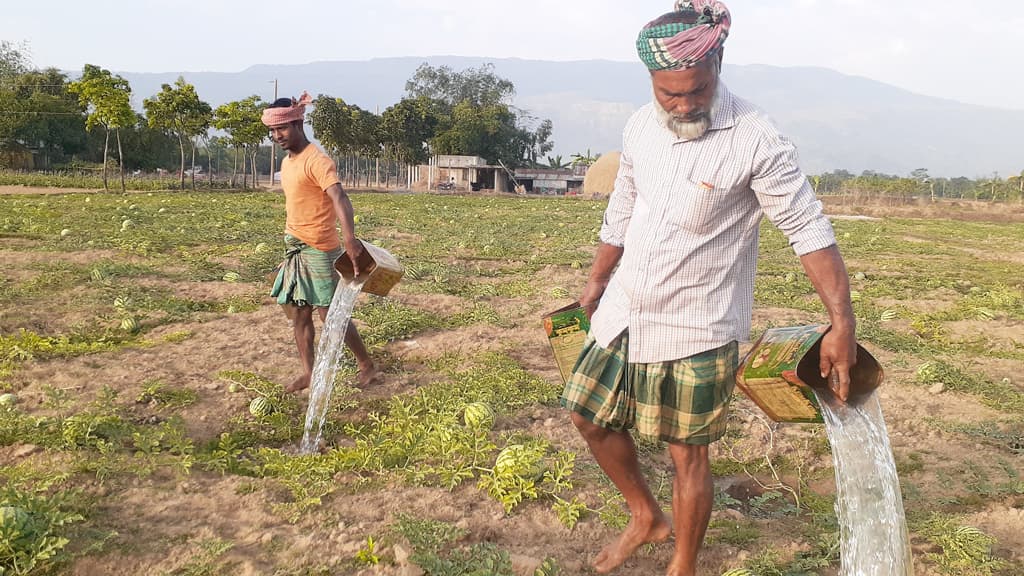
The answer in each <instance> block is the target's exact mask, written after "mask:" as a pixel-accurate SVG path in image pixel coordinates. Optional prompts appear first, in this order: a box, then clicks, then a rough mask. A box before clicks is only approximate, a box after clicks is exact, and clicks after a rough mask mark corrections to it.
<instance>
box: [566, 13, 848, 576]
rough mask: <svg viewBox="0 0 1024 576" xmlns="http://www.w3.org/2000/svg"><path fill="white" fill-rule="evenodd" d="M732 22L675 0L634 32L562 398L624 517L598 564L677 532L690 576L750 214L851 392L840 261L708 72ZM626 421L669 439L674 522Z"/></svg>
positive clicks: (752, 125)
mask: <svg viewBox="0 0 1024 576" xmlns="http://www.w3.org/2000/svg"><path fill="white" fill-rule="evenodd" d="M730 23H731V18H730V14H729V11H728V9H727V8H726V7H725V6H724V5H723V4H722V3H721V2H718V1H717V0H690V1H680V2H677V3H676V9H675V10H673V11H672V12H669V13H667V14H664V15H663V16H661V17H659V18H658V19H656V20H654V21H652V22H651V23H649V24H648V25H647V26H645V27H644V29H643V30H642V31H641V33H640V37H639V38H638V40H637V50H638V53H639V55H640V58H641V60H643V61H644V63H645V64H646V65H647V67H648V69H650V71H651V83H652V86H653V89H654V101H653V102H652V103H650V104H648V105H646V106H644V107H643V108H641V109H640V110H639V111H638V112H637V113H635V114H634V115H633V117H632V118H630V120H629V122H628V124H627V125H626V128H625V131H624V134H623V147H622V158H621V160H620V165H619V172H618V177H617V178H616V181H615V189H614V192H613V193H612V196H611V199H610V201H609V204H608V209H607V211H606V212H605V216H604V224H603V226H602V228H601V245H600V247H599V248H598V251H597V255H596V257H595V260H594V264H593V268H592V270H591V273H590V278H589V281H588V283H587V286H586V288H585V289H584V292H583V295H582V296H581V298H580V303H581V304H582V305H583V306H584V307H585V308H586V310H587V313H588V314H589V315H591V331H590V336H589V339H588V341H587V344H586V345H585V346H584V350H583V352H582V353H581V355H580V357H579V360H578V361H577V364H576V367H575V369H574V371H573V374H572V376H571V377H570V379H569V381H568V382H567V384H566V388H565V392H564V393H563V396H562V404H563V405H564V406H565V407H566V408H568V409H570V410H571V411H572V419H573V423H574V424H575V425H576V427H577V428H578V429H579V431H580V433H581V434H582V435H583V437H584V438H585V439H586V441H587V443H588V445H589V446H590V450H591V452H592V453H593V454H594V457H595V459H596V460H597V462H598V464H600V465H601V468H602V469H603V470H604V471H605V473H606V474H607V475H608V477H609V478H610V479H611V480H612V481H613V482H614V483H615V485H616V486H617V487H618V488H619V490H620V491H621V492H622V494H623V496H624V497H625V500H626V504H627V505H628V506H629V510H630V514H631V519H630V523H629V525H628V526H627V527H626V529H625V531H624V532H623V533H622V535H621V536H619V538H618V539H616V540H615V541H614V542H612V543H610V544H609V545H607V546H606V547H605V548H604V549H603V550H602V551H601V552H600V553H599V554H598V555H597V557H596V558H595V559H594V561H593V567H594V568H595V570H597V572H599V573H607V572H611V571H612V570H614V569H615V568H617V567H618V566H620V565H621V564H622V563H624V562H625V561H626V560H627V559H628V557H629V556H630V555H631V554H632V553H633V552H634V551H635V550H636V549H637V548H638V547H640V546H642V545H643V544H646V543H652V542H661V541H664V540H666V539H668V537H669V536H670V535H671V534H672V533H673V532H674V533H675V551H674V555H673V558H672V561H671V563H670V564H669V567H668V572H667V573H668V574H669V575H671V576H692V575H694V574H695V571H696V565H697V554H698V552H699V550H700V547H701V542H702V541H703V538H704V533H705V531H706V530H707V526H708V522H709V520H710V517H711V507H712V503H713V500H714V489H713V486H712V480H711V472H710V463H709V458H708V445H710V444H711V443H712V442H715V441H716V440H718V439H719V438H721V437H722V435H723V434H724V433H725V421H726V416H727V414H728V409H729V398H730V396H731V394H732V391H733V386H734V382H735V380H734V378H735V371H736V368H737V363H738V358H737V356H738V346H739V345H738V342H740V341H744V340H746V338H747V336H748V335H749V333H750V325H751V310H752V308H753V291H754V274H755V272H756V266H757V248H758V231H759V225H760V222H761V218H762V216H763V215H767V216H768V218H769V219H770V220H771V222H772V223H773V224H775V225H776V226H777V227H778V228H779V229H780V230H782V232H783V233H785V234H786V236H787V237H788V238H789V241H790V244H791V246H792V247H793V250H794V251H795V252H796V253H797V254H798V255H799V256H800V260H801V263H802V264H803V267H804V269H805V270H806V272H807V275H808V276H809V278H810V280H811V282H812V283H813V284H814V287H815V289H816V290H817V292H818V294H819V296H820V297H821V300H822V302H823V303H824V305H825V308H826V309H827V311H828V314H829V318H830V321H831V323H832V329H831V331H830V332H829V333H828V334H827V335H826V336H825V337H824V339H823V341H822V346H821V366H820V368H821V374H822V376H823V377H829V378H830V381H831V382H832V383H833V387H834V389H835V393H836V395H837V396H838V397H839V398H841V399H842V400H845V399H846V398H847V395H848V390H849V383H850V369H851V367H852V366H853V364H854V362H855V361H856V346H857V345H856V340H855V337H854V334H855V328H856V326H855V319H854V317H853V311H852V306H851V304H850V286H849V279H848V277H847V273H846V268H845V265H844V264H843V260H842V257H841V256H840V254H839V250H838V249H837V247H836V242H835V235H834V234H833V231H832V226H831V224H830V223H829V221H828V219H827V218H826V217H825V216H824V214H823V213H822V207H821V203H820V202H819V201H818V200H817V199H816V198H815V196H814V191H813V189H812V188H811V186H810V185H809V183H808V182H807V178H806V177H805V176H804V174H803V173H802V172H801V171H800V169H799V167H798V166H797V157H796V150H795V148H794V147H793V145H792V144H791V143H790V142H789V140H787V139H786V138H784V137H783V136H781V135H780V134H779V133H778V131H777V130H776V129H775V127H774V126H773V125H772V124H771V122H769V121H768V120H767V119H766V118H765V117H764V115H763V114H762V113H761V112H759V111H758V110H757V109H756V108H755V107H753V106H752V105H751V104H749V103H748V102H746V101H745V100H743V99H741V98H739V97H738V96H735V95H733V94H732V93H731V92H729V90H728V88H727V87H726V86H725V85H724V84H723V83H722V82H721V81H720V80H719V72H720V70H721V64H722V47H723V44H724V42H725V38H726V37H727V35H728V31H729V26H730ZM630 429H635V430H636V432H637V433H638V434H641V435H643V436H645V437H648V438H653V439H660V440H662V441H664V442H667V443H668V446H669V452H670V454H671V456H672V460H673V462H674V463H675V469H676V475H675V481H674V486H673V504H672V510H673V518H672V519H671V520H670V519H669V518H667V517H666V516H665V515H664V514H663V513H662V511H661V508H660V507H659V505H658V503H657V502H656V501H655V498H654V496H653V495H652V494H651V491H650V489H649V488H648V486H647V483H646V482H645V480H644V478H643V476H642V475H641V473H640V468H639V464H638V461H637V454H636V447H635V445H634V443H633V438H632V436H631V434H630Z"/></svg>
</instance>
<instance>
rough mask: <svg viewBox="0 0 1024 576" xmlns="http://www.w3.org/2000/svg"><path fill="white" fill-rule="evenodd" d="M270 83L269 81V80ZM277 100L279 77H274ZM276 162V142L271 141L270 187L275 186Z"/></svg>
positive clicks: (275, 97)
mask: <svg viewBox="0 0 1024 576" xmlns="http://www.w3.org/2000/svg"><path fill="white" fill-rule="evenodd" d="M268 84H269V82H268ZM276 100H277V78H274V101H276ZM275 164H277V149H276V148H274V143H273V142H271V143H270V187H271V188H273V187H274V170H275Z"/></svg>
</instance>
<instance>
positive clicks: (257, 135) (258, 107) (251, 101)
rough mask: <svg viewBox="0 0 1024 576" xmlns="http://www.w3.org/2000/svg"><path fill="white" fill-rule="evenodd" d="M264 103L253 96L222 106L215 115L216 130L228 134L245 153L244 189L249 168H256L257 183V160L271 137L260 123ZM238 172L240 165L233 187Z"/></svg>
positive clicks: (236, 170)
mask: <svg viewBox="0 0 1024 576" xmlns="http://www.w3.org/2000/svg"><path fill="white" fill-rule="evenodd" d="M263 108H264V104H263V102H262V101H261V100H260V97H259V96H255V95H254V96H249V97H248V98H246V99H244V100H236V101H234V102H228V103H227V104H224V105H222V106H219V107H218V108H217V110H216V111H215V112H214V123H213V125H214V127H216V128H217V129H219V130H224V131H225V132H227V133H228V141H229V142H230V143H231V146H233V147H234V148H235V149H236V150H241V151H242V157H243V158H245V159H246V161H245V162H244V164H243V172H242V186H243V187H244V186H245V185H246V180H245V178H246V172H247V170H246V169H245V166H247V165H248V166H251V167H252V173H253V180H254V182H255V175H256V164H255V161H256V160H255V157H256V155H257V154H258V153H259V147H260V144H262V143H263V141H264V140H266V138H267V127H266V126H264V125H263V122H262V121H261V120H260V118H261V115H262V113H263ZM237 173H238V167H237V163H236V165H235V167H234V169H233V170H232V174H231V185H232V186H234V185H235V175H236V174H237Z"/></svg>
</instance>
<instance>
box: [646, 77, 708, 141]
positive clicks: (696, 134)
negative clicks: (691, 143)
mask: <svg viewBox="0 0 1024 576" xmlns="http://www.w3.org/2000/svg"><path fill="white" fill-rule="evenodd" d="M654 108H655V110H657V111H658V119H659V120H660V121H661V123H662V125H664V126H665V128H668V129H669V130H670V131H671V132H672V133H673V134H675V135H676V137H677V138H680V139H682V140H696V139H698V138H700V137H701V136H703V135H704V134H706V133H707V131H708V130H709V129H710V128H711V119H712V118H713V117H714V115H715V111H716V110H717V109H718V88H716V89H715V95H714V97H712V99H711V106H710V107H709V108H708V110H706V111H703V112H702V113H701V115H700V117H699V118H697V119H696V120H684V119H682V118H680V117H678V116H676V115H674V114H672V113H671V112H669V111H668V110H665V109H664V108H662V107H661V104H658V100H657V98H655V100H654Z"/></svg>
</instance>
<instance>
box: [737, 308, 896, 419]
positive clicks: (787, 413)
mask: <svg viewBox="0 0 1024 576" xmlns="http://www.w3.org/2000/svg"><path fill="white" fill-rule="evenodd" d="M830 328H831V327H830V326H827V325H825V326H819V325H812V326H795V327H790V328H772V329H770V330H766V331H765V333H764V334H762V335H761V337H760V338H758V340H757V342H755V343H754V346H753V347H752V348H751V349H750V352H748V353H747V355H746V356H745V357H744V358H743V361H742V362H741V363H740V366H739V368H738V369H737V370H736V385H737V386H739V388H740V390H742V391H743V393H744V394H746V395H747V397H748V398H750V399H751V400H752V401H753V402H754V403H755V404H757V405H758V407H759V408H761V410H763V411H764V412H765V414H767V415H768V417H769V418H771V419H772V420H774V421H776V422H816V423H821V422H822V421H823V420H822V416H821V407H820V405H819V404H818V395H817V394H815V390H817V391H818V392H819V393H822V397H824V398H827V399H829V401H832V400H835V396H834V395H833V394H832V391H831V389H830V388H829V385H828V381H827V380H826V379H825V378H822V377H821V370H820V367H819V361H820V359H821V339H822V337H824V336H825V334H826V333H828V331H829V329H830ZM884 377H885V373H884V371H883V370H882V367H881V365H880V364H879V363H878V361H877V360H875V358H874V357H873V356H871V354H870V353H869V352H868V351H867V350H865V349H864V348H863V347H861V346H860V345H858V346H857V364H856V365H855V366H854V367H853V369H852V370H851V371H850V395H849V398H848V399H847V403H849V404H854V405H856V404H858V403H860V402H863V401H864V400H865V399H867V397H868V396H870V395H871V393H872V392H873V391H874V390H875V389H876V388H878V386H879V385H881V383H882V380H883V379H884ZM835 401H838V400H835Z"/></svg>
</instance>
